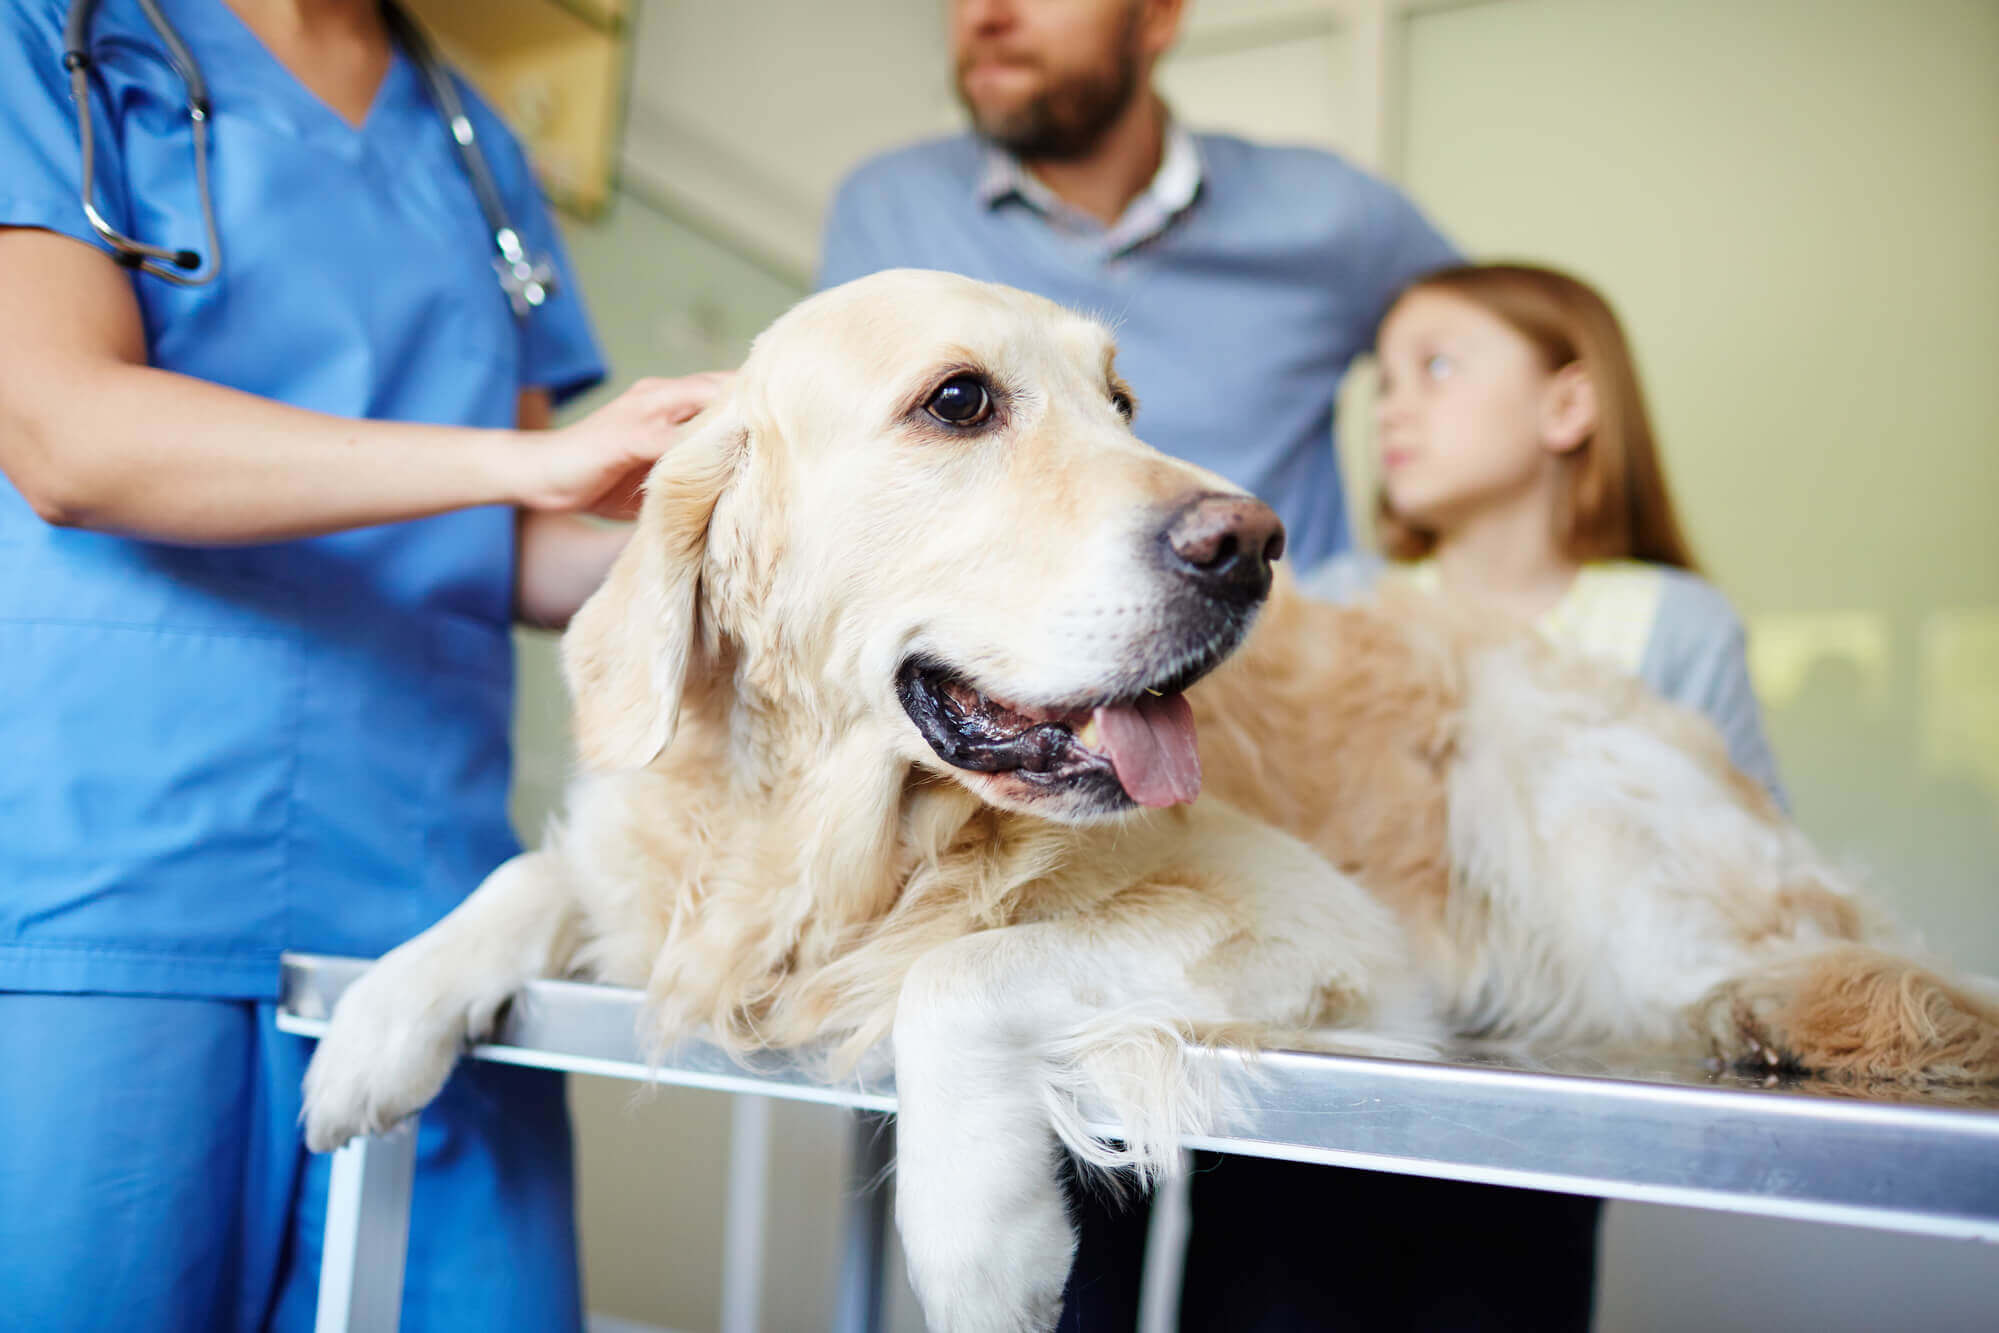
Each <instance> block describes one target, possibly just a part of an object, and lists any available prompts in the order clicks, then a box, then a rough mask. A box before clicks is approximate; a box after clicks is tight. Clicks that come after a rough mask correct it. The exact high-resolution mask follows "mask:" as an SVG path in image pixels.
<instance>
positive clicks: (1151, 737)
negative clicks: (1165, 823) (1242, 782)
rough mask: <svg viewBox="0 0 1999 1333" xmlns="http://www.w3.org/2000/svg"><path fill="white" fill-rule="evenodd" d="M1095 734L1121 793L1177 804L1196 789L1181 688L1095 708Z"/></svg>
mask: <svg viewBox="0 0 1999 1333" xmlns="http://www.w3.org/2000/svg"><path fill="white" fill-rule="evenodd" d="M1096 722H1097V734H1098V735H1099V736H1101V737H1102V738H1103V742H1104V748H1105V749H1107V750H1109V751H1110V756H1111V767H1112V768H1115V769H1116V770H1117V780H1118V784H1119V785H1120V786H1122V787H1123V788H1124V790H1125V795H1127V796H1129V797H1131V799H1132V800H1134V801H1137V802H1138V803H1139V804H1140V805H1152V806H1159V805H1179V804H1180V803H1182V802H1184V801H1191V800H1193V799H1194V798H1195V797H1196V796H1199V795H1200V794H1201V756H1200V754H1199V752H1198V751H1196V750H1195V748H1194V710H1193V708H1192V706H1190V705H1189V704H1188V702H1187V696H1186V695H1184V694H1168V695H1151V694H1148V695H1144V696H1142V697H1141V698H1140V699H1139V701H1138V703H1137V704H1136V705H1133V704H1117V705H1115V706H1113V707H1110V708H1099V709H1098V710H1097V713H1096Z"/></svg>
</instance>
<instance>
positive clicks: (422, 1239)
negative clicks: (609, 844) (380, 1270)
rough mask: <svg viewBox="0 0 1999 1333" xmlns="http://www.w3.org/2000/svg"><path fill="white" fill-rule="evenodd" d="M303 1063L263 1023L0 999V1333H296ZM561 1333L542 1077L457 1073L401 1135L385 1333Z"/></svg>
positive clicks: (307, 1273)
mask: <svg viewBox="0 0 1999 1333" xmlns="http://www.w3.org/2000/svg"><path fill="white" fill-rule="evenodd" d="M311 1055H312V1044H311V1043H310V1042H308V1041H305V1040H303V1039H301V1038H297V1037H292V1036H287V1035H286V1034H284V1033H282V1032H279V1031H278V1030H277V1026H276V1023H275V1009H274V1007H273V1006H271V1005H269V1004H256V1003H249V1002H243V1001H233V1000H205V999H178V998H173V999H169V998H152V997H135V996H122V995H44V994H23V993H18V992H6V993H0V1329H4V1330H6V1333H15V1331H16V1330H20V1331H21V1333H28V1331H29V1330H34V1333H45V1331H47V1330H54V1329H63V1330H73V1331H74V1333H96V1331H97V1330H114V1329H115V1330H120V1333H123V1331H125V1330H138V1329H144V1330H148V1333H155V1331H157V1333H180V1331H181V1330H186V1333H226V1331H229V1330H237V1331H240V1333H251V1331H252V1330H262V1329H277V1330H284V1331H286V1333H289V1331H290V1330H300V1331H301V1333H303V1331H306V1330H310V1329H311V1328H312V1322H313V1315H314V1311H315V1308H316V1303H317V1299H318V1287H319V1259H320V1246H321V1237H322V1234H323V1226H324V1222H325V1217H326V1189H327V1181H328V1177H329V1167H330V1159H329V1158H326V1157H315V1156H312V1155H310V1154H308V1153H307V1152H306V1151H305V1150H304V1147H303V1145H302V1143H301V1142H300V1139H299V1133H298V1128H297V1125H298V1114H299V1080H300V1079H301V1078H302V1077H303V1076H304V1074H305V1066H306V1062H307V1061H308V1060H309V1059H310V1058H311ZM581 1322H582V1300H581V1283H580V1281H579V1277H578V1269H577V1261H576V1237H575V1222H574V1215H573V1212H572V1206H571V1163H570V1147H569V1119H568V1111H567V1108H566V1106H565V1103H564V1098H563V1087H562V1079H561V1077H560V1076H559V1075H554V1074H548V1073H544V1072H542V1071H539V1070H527V1069H514V1068H510V1067H507V1066H503V1065H487V1064H472V1063H467V1064H465V1065H463V1066H461V1067H460V1069H459V1071H458V1072H457V1073H456V1074H455V1075H453V1077H452V1079H451V1081H450V1083H449V1084H447V1085H446V1087H445V1090H444V1092H443V1093H442V1094H441V1095H440V1096H439V1098H438V1100H437V1101H436V1102H435V1103H433V1104H432V1106H431V1107H430V1108H429V1109H428V1110H426V1111H425V1112H424V1115H423V1119H422V1122H421V1130H420V1132H419V1134H418V1140H417V1169H416V1184H415V1197H414V1202H413V1205H412V1209H411V1217H410V1248H409V1264H408V1269H407V1275H406V1277H405V1279H404V1289H403V1316H402V1328H403V1329H404V1331H405V1333H426V1331H428V1330H456V1329H478V1330H514V1329H518V1330H521V1333H530V1331H531V1330H532V1331H533V1333H544V1331H546V1330H554V1331H555V1333H564V1331H565V1330H576V1329H578V1328H580V1326H581Z"/></svg>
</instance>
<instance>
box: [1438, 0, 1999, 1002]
mask: <svg viewBox="0 0 1999 1333" xmlns="http://www.w3.org/2000/svg"><path fill="white" fill-rule="evenodd" d="M1408 57H1409V120H1408V128H1407V132H1406V144H1407V149H1406V158H1405V162H1404V169H1403V173H1402V174H1403V178H1404V180H1405V181H1406V183H1407V184H1408V186H1409V187H1410V189H1411V190H1412V192H1413V193H1414V194H1415V195H1416V197H1417V198H1418V199H1420V200H1421V201H1422V202H1423V203H1424V204H1425V205H1426V206H1427V207H1428V208H1429V209H1430V210H1431V212H1432V213H1433V214H1434V216H1435V217H1436V218H1437V219H1438V220H1439V221H1440V222H1441V223H1442V224H1443V225H1444V226H1445V227H1446V228H1447V229H1448V230H1449V231H1450V232H1451V233H1452V234H1453V235H1454V236H1456V237H1457V238H1458V239H1459V240H1460V242H1461V243H1462V244H1464V245H1465V246H1466V247H1467V248H1468V249H1470V250H1471V251H1473V252H1475V253H1476V254H1479V255H1481V256H1526V257H1530V258H1534V259H1539V260H1543V261H1547V262H1553V263H1557V264H1560V265H1563V266H1565V267H1569V268H1573V269H1575V270H1577V271H1578V272H1580V273H1581V274H1583V275H1584V276H1586V277H1588V278H1590V279H1591V280H1593V281H1595V282H1597V283H1598V284H1600V285H1601V286H1602V287H1603V288H1604V289H1605V290H1606V291H1607V292H1608V293H1609V294H1610V295H1611V297H1612V299H1613V300H1614V301H1615V303H1616V304H1617V306H1618V307H1619V309H1620V310H1621V312H1622V313H1623V315H1624V317H1625V321H1626V323H1627V325H1628V327H1629V329H1630V332H1631V335H1632V339H1633V342H1634V343H1635V345H1636V348H1637V353H1638V357H1639V361H1640V366H1641V369H1642V371H1643V373H1644V375H1645V378H1646V382H1647V387H1648V389H1649V391H1650V394H1651V400H1652V405H1653V408H1654V411H1655V413H1656V416H1657V425H1658V427H1659V431H1660V437H1661V439H1662V441H1663V446H1664V449H1665V456H1666V463H1667V466H1668V469H1669V472H1670V475H1671V478H1672V481H1673V484H1674V487H1675V489H1676V491H1677V492H1678V496H1679V500H1680V503H1681V505H1682V507H1683V509H1684V511H1685V516H1686V518H1687V520H1688V523H1689V526H1690V527H1691V530H1692V536H1693V540H1694V542H1695V544H1696V549H1697V551H1698V552H1699V553H1700V554H1701V556H1702V558H1703V559H1704V560H1705V561H1706V563H1707V566H1708V569H1709V572H1710V573H1711V574H1712V576H1713V577H1714V578H1715V579H1716V580H1717V581H1718V582H1720V583H1721V585H1722V586H1723V588H1724V589H1725V590H1726V591H1727V592H1728V593H1729V594H1730V595H1731V596H1733V597H1734V598H1735V600H1736V602H1737V604H1738V605H1739V606H1740V607H1741V608H1742V610H1743V611H1744V612H1745V614H1746V615H1747V616H1748V618H1749V622H1750V629H1751V635H1752V651H1753V654H1754V656H1753V662H1754V666H1755V668H1756V673H1757V683H1758V687H1759V689H1760V691H1761V693H1762V695H1763V698H1764V703H1765V706H1766V708H1768V710H1769V713H1770V723H1771V730H1772V732H1773V734H1774V739H1775V743H1776V745H1777V747H1778V752H1779V759H1780V761H1781V762H1782V764H1783V767H1784V771H1785V776H1786V778H1787V779H1788V780H1789V782H1790V785H1791V788H1792V790H1793V792H1794V794H1795V797H1796V803H1797V811H1798V815H1799V817H1800V819H1801V820H1802V821H1803V823H1804V825H1805V827H1806V828H1807V829H1808V830H1810V831H1811V832H1812V833H1813V834H1815V835H1816V836H1817V837H1818V838H1820V839H1821V840H1822V841H1823V842H1824V843H1826V844H1827V845H1829V846H1830V847H1832V848H1834V849H1835V850H1838V851H1841V852H1844V853H1848V854H1851V855H1853V856H1854V857H1856V858H1857V859H1859V860H1861V861H1863V862H1864V863H1866V864H1867V865H1869V866H1870V867H1872V869H1873V871H1874V872H1875V877H1876V879H1877V882H1878V883H1879V885H1880V889H1881V892H1882V894H1883V895H1884V896H1885V897H1887V898H1889V899H1890V900H1892V901H1894V902H1895V903H1897V904H1898V905H1899V906H1900V907H1901V908H1902V910H1903V911H1904V912H1905V914H1906V915H1907V916H1908V917H1909V918H1910V919H1911V920H1912V921H1913V922H1914V923H1915V924H1916V925H1918V926H1919V927H1921V928H1923V929H1924V931H1925V932H1926V934H1927V935H1928V936H1929V938H1930V941H1931V943H1932V944H1933V945H1934V946H1935V947H1936V948H1938V949H1939V950H1940V951H1941V952H1943V953H1944V954H1945V955H1946V956H1948V957H1951V958H1953V959H1954V960H1955V961H1957V962H1958V963H1960V964H1962V965H1966V966H1972V967H1977V968H1981V969H1984V970H1988V971H1992V972H1995V973H1999V822H1995V815H1994V812H1995V809H1999V522H1995V516H1994V509H1995V506H1999V374H1995V370H1994V368H1995V367H1999V245H1995V244H1994V238H1995V237H1999V73H1996V72H1999V4H1994V3H1992V2H1991V0H1901V2H1898V3H1875V2H1872V0H1753V2H1751V3H1742V2H1741V0H1673V3H1670V4H1668V3H1658V2H1656V0H1651V2H1646V3H1640V2H1639V0H1499V2H1497V3H1488V4H1481V5H1476V6H1473V7H1470V8H1464V9H1456V10H1448V11H1444V12H1440V13H1434V14H1427V15H1421V16H1418V17H1417V18H1415V19H1413V20H1411V21H1410V30H1409V45H1408Z"/></svg>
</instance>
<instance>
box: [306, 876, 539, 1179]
mask: <svg viewBox="0 0 1999 1333" xmlns="http://www.w3.org/2000/svg"><path fill="white" fill-rule="evenodd" d="M575 927H576V910H575V905H574V899H573V897H572V895H571V893H570V891H569V888H568V886H567V885H566V884H565V882H564V880H563V875H562V870H561V865H560V862H559V861H558V860H557V859H556V857H555V855H554V854H553V853H550V852H527V853H524V854H522V855H520V856H516V857H514V858H513V859H512V860H510V861H508V862H507V863H506V864H504V865H502V866H501V867H500V868H499V869H497V870H495V871H494V872H493V873H492V874H490V875H488V876H487V877H486V881H485V883H483V884H481V885H480V886H479V888H478V889H477V890H476V891H475V892H474V893H473V894H472V896H471V897H469V898H467V899H466V900H465V901H464V902H462V903H460V904H459V905H458V907H457V908H456V909H455V910H453V911H452V913H451V914H450V915H449V916H447V917H445V918H444V919H443V920H442V921H440V922H438V923H437V924H436V925H434V926H432V927H431V928H430V929H429V930H426V931H424V932H423V933H422V934H421V935H418V936H417V937H416V938H415V939H413V940H410V941H409V942H408V943H406V944H403V945H402V946H400V947H399V948H396V949H392V950H391V951H390V952H389V953H388V954H386V955H384V956H383V958H382V960H381V961H380V962H378V963H376V964H375V966H374V967H372V968H370V969H369V970H368V972H367V973H366V974H365V975H364V976H362V978H361V979H360V980H359V981H356V982H355V983H354V984H353V985H352V986H350V987H348V988H347V991H346V993H345V994H343V995H342V996H341V997H340V1002H339V1003H338V1004H337V1005H335V1006H334V1010H333V1021H332V1024H331V1025H330V1026H329V1028H328V1029H327V1032H326V1035H325V1036H324V1037H323V1038H321V1039H320V1043H319V1049H318V1050H317V1051H315V1052H314V1053H313V1057H312V1064H311V1066H310V1067H309V1068H308V1069H307V1070H306V1075H305V1117H304V1119H305V1140H306V1145H307V1146H308V1147H310V1148H311V1149H312V1150H313V1151H314V1152H327V1151H330V1150H331V1149H333V1148H337V1147H339V1146H340V1145H341V1144H342V1143H345V1142H346V1141H347V1140H348V1139H350V1138H353V1137H354V1136H355V1135H357V1134H375V1133H380V1132H381V1131H383V1130H385V1129H387V1128H389V1127H390V1126H391V1125H393V1124H395V1123H396V1122H397V1121H399V1120H401V1119H402V1118H403V1117H405V1116H407V1115H409V1114H410V1113H411V1112H413V1111H416V1110H419V1109H421V1108H422V1107H423V1106H424V1105H425V1104H426V1103H427V1102H429V1101H430V1099H431V1098H433V1097H435V1096H436V1095H437V1093H438V1090H439V1089H440V1088H442V1087H443V1086H444V1080H445V1078H446V1077H447V1076H449V1075H450V1073H451V1067H452V1065H454V1064H455V1063H457V1060H458V1055H459V1052H460V1051H461V1050H462V1049H463V1048H464V1046H465V1044H466V1042H467V1041H468V1040H469V1039H472V1038H475V1037H478V1036H482V1035H484V1033H485V1032H486V1031H487V1030H488V1029H489V1028H490V1027H491V1025H492V1021H493V1017H494V1015H495V1014H497V1013H498V1012H499V1009H500V1006H501V1005H503V1004H505V1003H506V1001H507V1000H508V998H509V997H511V996H512V995H513V994H514V993H515V992H516V991H518V990H519V989H520V988H521V987H522V986H523V985H524V984H526V983H527V982H528V981H530V980H532V979H534V978H535V977H540V976H546V975H549V974H551V973H556V972H560V971H561V970H562V968H563V966H564V964H565V963H566V962H567V960H568V958H569V956H570V954H571V952H572V951H573V950H574V948H575V934H576V930H575Z"/></svg>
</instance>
